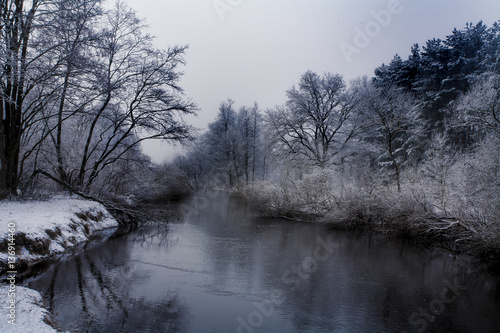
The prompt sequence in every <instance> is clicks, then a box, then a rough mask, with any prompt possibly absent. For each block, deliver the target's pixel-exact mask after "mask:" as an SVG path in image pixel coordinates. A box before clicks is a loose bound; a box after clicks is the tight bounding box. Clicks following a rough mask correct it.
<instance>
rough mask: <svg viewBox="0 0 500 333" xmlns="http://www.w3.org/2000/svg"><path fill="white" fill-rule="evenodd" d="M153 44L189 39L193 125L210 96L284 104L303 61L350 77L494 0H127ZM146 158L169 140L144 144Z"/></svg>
mask: <svg viewBox="0 0 500 333" xmlns="http://www.w3.org/2000/svg"><path fill="white" fill-rule="evenodd" d="M126 2H127V3H128V4H129V6H130V7H132V8H134V9H135V10H137V12H138V16H139V17H141V18H144V19H145V20H146V22H147V24H148V25H149V30H150V31H149V32H150V33H152V34H153V35H155V36H157V45H158V47H161V48H167V47H168V46H171V45H175V44H180V45H186V44H188V45H189V49H188V51H187V54H186V60H187V66H186V67H184V70H183V71H184V73H185V75H184V77H183V79H182V82H181V86H182V87H183V88H184V89H185V93H186V96H188V97H190V98H192V99H193V100H194V102H195V103H196V104H197V105H198V107H199V108H200V111H199V114H198V117H197V118H189V119H188V120H189V122H190V123H191V124H193V125H194V126H196V127H197V128H200V129H205V128H206V125H207V124H208V123H209V122H211V121H213V120H214V118H215V115H216V114H217V109H218V106H219V104H220V103H221V102H222V101H224V100H227V99H228V98H231V99H233V100H234V101H235V105H236V107H237V108H239V107H240V106H243V105H245V106H251V105H253V103H254V102H257V103H258V104H259V106H260V108H261V110H265V109H267V108H271V107H273V106H275V105H279V104H283V103H284V102H285V100H286V95H285V93H286V90H287V89H289V88H290V87H291V86H292V85H294V84H296V83H297V82H298V80H299V79H300V76H301V74H303V73H304V72H305V71H307V70H313V71H316V72H318V73H323V72H332V73H339V74H342V75H343V76H344V79H345V80H346V81H347V82H349V81H350V80H351V79H354V78H356V77H359V76H363V75H368V76H372V75H373V70H374V69H375V68H376V67H378V66H380V65H381V64H382V63H388V62H390V61H391V59H392V58H393V57H394V55H395V54H396V53H398V54H399V55H401V56H402V57H403V58H404V59H405V58H406V57H407V56H408V54H409V52H410V47H411V46H412V45H413V44H414V43H419V44H420V45H425V42H426V41H427V40H428V39H431V38H435V37H436V38H444V37H446V36H447V35H449V34H450V33H451V32H452V31H453V28H457V29H462V28H463V27H465V24H466V23H467V22H472V23H477V22H478V21H480V20H483V22H484V23H485V24H487V25H488V26H491V24H492V23H493V22H495V21H496V20H500V1H498V0H475V1H471V0H418V1H417V0H399V1H398V0H312V1H306V0H127V1H126ZM144 148H145V151H146V153H148V154H149V155H151V156H152V158H153V161H155V162H162V161H165V160H168V159H170V158H171V157H172V156H173V155H174V154H175V153H176V152H179V151H180V150H176V151H173V150H172V149H171V148H169V147H168V145H159V144H158V143H154V144H152V143H149V144H146V145H145V146H144Z"/></svg>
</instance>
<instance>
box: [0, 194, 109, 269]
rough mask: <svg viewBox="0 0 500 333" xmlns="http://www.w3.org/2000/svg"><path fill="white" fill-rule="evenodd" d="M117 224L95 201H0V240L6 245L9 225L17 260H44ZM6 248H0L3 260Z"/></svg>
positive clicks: (5, 257)
mask: <svg viewBox="0 0 500 333" xmlns="http://www.w3.org/2000/svg"><path fill="white" fill-rule="evenodd" d="M116 226H118V223H117V222H116V220H115V219H114V218H113V217H112V216H111V215H110V214H109V213H108V212H107V211H106V209H105V208H104V207H103V206H102V205H101V204H99V203H97V202H94V201H88V200H80V199H76V198H68V197H59V198H54V199H51V200H48V201H2V202H0V235H1V236H0V242H4V244H5V242H6V240H8V239H9V233H10V232H11V231H12V230H10V228H13V230H15V233H16V236H15V239H14V242H13V243H14V244H15V246H16V250H18V251H19V252H18V254H17V255H16V259H17V260H37V259H43V258H44V257H48V256H50V255H53V254H57V253H61V252H64V251H65V250H67V249H68V248H71V247H73V246H75V245H77V244H79V243H82V242H85V241H87V240H88V239H89V237H90V236H91V235H92V234H93V233H94V232H95V231H97V230H102V229H106V228H110V227H116ZM20 233H22V234H24V235H20ZM7 243H8V242H7ZM5 245H7V244H5ZM5 247H6V246H4V249H0V251H1V252H0V262H3V263H5V262H6V261H7V259H8V254H7V253H6V252H7V250H8V248H7V249H6V248H5Z"/></svg>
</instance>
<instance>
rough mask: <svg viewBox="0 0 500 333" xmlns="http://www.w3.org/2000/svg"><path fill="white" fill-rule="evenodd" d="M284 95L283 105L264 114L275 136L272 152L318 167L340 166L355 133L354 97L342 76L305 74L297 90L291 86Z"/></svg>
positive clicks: (309, 72)
mask: <svg viewBox="0 0 500 333" xmlns="http://www.w3.org/2000/svg"><path fill="white" fill-rule="evenodd" d="M287 95H288V101H287V103H286V105H284V106H279V107H276V108H275V109H274V110H270V111H268V112H267V122H268V124H269V126H271V128H272V129H273V131H272V132H273V133H274V135H275V137H274V138H273V139H274V141H275V142H276V144H275V147H274V148H275V152H276V153H277V154H278V155H279V156H280V157H286V158H289V159H292V160H297V159H305V160H306V161H308V162H312V164H314V165H317V166H319V167H321V168H324V167H326V166H328V165H331V164H338V163H341V162H342V161H343V160H344V159H345V158H346V156H347V155H346V154H345V152H346V151H345V147H346V145H347V143H348V142H349V141H350V140H351V139H352V138H353V135H354V130H355V124H354V122H353V121H351V120H352V119H351V115H352V113H351V111H352V109H353V107H354V105H355V98H354V95H353V94H351V93H350V92H349V91H348V90H347V89H346V85H345V83H344V80H343V79H342V77H341V76H340V75H333V74H330V73H326V74H324V75H323V76H322V77H321V76H319V75H318V74H316V73H313V72H311V71H308V72H306V73H305V74H304V75H302V77H301V79H300V83H299V87H298V88H295V87H292V88H291V89H290V90H288V92H287Z"/></svg>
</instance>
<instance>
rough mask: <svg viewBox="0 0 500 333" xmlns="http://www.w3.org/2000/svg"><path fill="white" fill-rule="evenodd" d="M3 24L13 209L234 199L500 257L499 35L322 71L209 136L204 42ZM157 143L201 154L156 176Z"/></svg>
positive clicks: (43, 3)
mask: <svg viewBox="0 0 500 333" xmlns="http://www.w3.org/2000/svg"><path fill="white" fill-rule="evenodd" d="M0 20H1V24H0V38H1V46H0V58H1V60H0V61H1V63H2V67H1V72H0V75H1V78H0V86H1V91H2V94H1V96H0V98H1V103H0V107H1V111H0V113H1V115H2V117H1V118H0V198H10V199H13V198H18V197H21V198H32V199H33V198H34V199H43V198H46V197H49V196H52V195H54V194H56V193H60V192H61V191H70V192H72V193H77V194H81V195H85V196H89V197H92V198H107V199H109V198H112V199H114V200H125V199H127V200H129V199H131V198H136V199H137V200H139V201H147V200H152V201H155V200H156V201H158V200H159V201H161V200H167V199H171V198H174V197H177V196H181V195H183V194H185V193H189V192H195V191H202V190H207V189H222V190H230V191H232V192H234V193H235V194H236V195H237V196H239V197H241V198H243V199H245V200H246V201H248V202H249V203H250V204H251V205H252V206H254V207H255V208H256V209H257V210H258V211H259V212H260V214H262V215H264V216H279V217H285V218H289V219H294V220H303V221H321V222H333V223H334V224H336V225H338V226H339V227H344V228H356V227H363V228H373V229H377V230H381V231H383V232H386V233H389V234H396V235H399V236H403V237H421V238H423V239H426V240H437V241H444V242H446V243H447V244H449V246H450V247H453V248H455V247H461V246H470V245H473V246H476V247H477V246H479V245H478V244H481V245H480V249H479V250H480V251H482V252H485V254H488V253H489V251H492V250H491V249H494V248H496V249H498V248H499V245H498V244H499V243H500V220H499V217H500V206H499V205H498V199H499V194H500V95H499V92H500V90H499V89H500V86H499V85H500V22H497V23H494V24H493V25H492V26H491V27H488V26H486V25H485V24H484V23H482V22H479V23H477V24H469V23H468V24H466V26H465V27H464V28H463V29H461V30H458V29H455V30H453V31H452V32H451V33H450V35H449V36H447V37H446V38H445V39H443V40H441V39H430V40H429V41H427V43H426V45H425V46H419V45H414V46H413V47H411V52H410V56H409V57H408V58H407V59H406V60H404V59H402V58H401V57H400V56H399V55H395V56H394V58H393V59H392V60H391V61H390V62H389V63H388V64H382V65H380V66H379V67H378V68H376V69H375V70H374V75H373V77H362V78H359V79H356V80H353V81H351V82H346V81H345V80H344V78H343V77H342V76H341V75H339V74H335V73H328V72H325V73H315V72H312V71H307V72H305V73H303V74H302V76H301V77H300V78H297V80H298V83H297V84H295V85H293V84H292V83H291V84H290V88H289V90H287V92H286V94H287V101H286V103H285V104H283V105H279V106H276V107H274V108H269V109H266V110H262V109H260V107H259V105H258V104H257V103H255V104H254V105H249V106H242V107H239V108H237V107H236V102H235V101H233V100H231V99H228V100H226V101H222V102H221V104H220V107H219V110H218V114H217V118H216V119H215V120H214V121H213V122H212V123H211V124H210V125H209V127H208V130H207V131H206V132H205V133H203V134H197V133H196V131H195V130H194V128H193V127H192V126H190V125H189V124H188V123H186V121H185V120H184V118H185V116H186V115H190V114H195V113H196V112H198V111H199V110H198V109H197V106H196V104H195V103H194V102H193V101H192V100H191V99H190V98H188V97H186V96H185V95H184V93H183V89H182V87H181V86H180V79H181V77H182V71H181V68H182V66H184V65H185V60H184V55H185V53H186V52H187V46H173V47H171V48H169V49H166V50H163V49H158V48H157V47H155V44H154V37H153V36H151V35H149V34H148V33H147V32H146V26H145V24H144V22H143V21H141V20H140V19H139V18H138V17H137V15H136V14H135V12H134V11H133V10H131V9H130V8H128V7H127V6H126V5H125V4H124V3H122V2H117V3H116V5H115V6H114V7H113V8H111V9H109V10H105V9H103V6H102V3H101V1H100V0H67V1H47V0H33V1H31V2H27V1H23V0H9V1H2V2H1V8H0ZM258 98H259V96H255V99H256V100H258ZM153 139H156V140H165V141H167V142H170V143H172V144H182V145H185V146H186V147H187V148H186V149H187V153H186V154H185V155H183V156H179V157H177V158H175V160H173V161H172V162H171V163H167V164H164V165H155V164H154V163H152V162H151V161H150V159H149V157H147V156H146V155H145V154H144V153H143V152H142V151H141V149H140V144H141V142H143V141H145V140H153ZM497 252H498V250H497Z"/></svg>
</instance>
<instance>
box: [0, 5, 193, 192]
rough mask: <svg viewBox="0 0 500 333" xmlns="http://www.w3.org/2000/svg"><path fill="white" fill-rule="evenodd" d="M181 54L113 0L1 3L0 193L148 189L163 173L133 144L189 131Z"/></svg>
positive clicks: (180, 137) (187, 135) (180, 138)
mask: <svg viewBox="0 0 500 333" xmlns="http://www.w3.org/2000/svg"><path fill="white" fill-rule="evenodd" d="M185 51H186V47H185V46H174V47H171V48H169V49H166V50H163V49H158V48H156V47H155V45H154V38H153V36H151V35H149V34H147V33H146V32H145V23H144V22H143V21H141V20H140V19H138V18H137V16H136V14H135V12H134V11H133V10H131V9H130V8H129V7H127V6H126V5H125V4H124V3H123V2H121V1H117V2H116V3H115V5H114V7H113V8H111V9H106V8H104V7H103V1H101V0H56V1H53V0H50V1H48V0H30V1H26V0H6V1H2V2H1V3H0V64H1V67H0V89H1V94H0V115H1V117H0V199H2V198H5V197H8V196H20V195H31V196H35V197H36V196H38V195H44V194H47V193H52V192H57V191H59V190H61V189H64V190H68V189H70V190H71V191H73V192H80V193H86V194H92V195H111V196H113V195H122V194H131V193H135V192H139V193H150V189H148V183H150V184H156V183H155V179H156V180H158V179H163V178H164V175H165V171H164V170H158V168H156V167H154V166H153V165H152V164H151V163H150V161H149V158H148V157H146V156H145V155H144V154H142V152H141V149H140V143H141V142H142V141H144V140H147V139H161V140H168V141H170V142H177V143H182V142H184V141H186V140H189V139H191V137H192V128H191V127H190V126H189V125H187V124H186V123H185V122H184V121H183V116H184V115H186V114H192V113H194V112H195V111H196V107H195V105H194V104H193V103H192V102H191V101H190V100H188V99H186V98H185V97H184V96H183V92H182V89H181V87H180V86H179V79H180V77H181V74H182V73H181V72H180V69H179V68H180V67H181V66H182V65H184V58H183V57H184V53H185ZM155 186H156V185H155Z"/></svg>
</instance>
